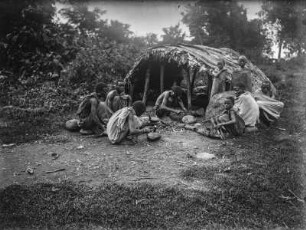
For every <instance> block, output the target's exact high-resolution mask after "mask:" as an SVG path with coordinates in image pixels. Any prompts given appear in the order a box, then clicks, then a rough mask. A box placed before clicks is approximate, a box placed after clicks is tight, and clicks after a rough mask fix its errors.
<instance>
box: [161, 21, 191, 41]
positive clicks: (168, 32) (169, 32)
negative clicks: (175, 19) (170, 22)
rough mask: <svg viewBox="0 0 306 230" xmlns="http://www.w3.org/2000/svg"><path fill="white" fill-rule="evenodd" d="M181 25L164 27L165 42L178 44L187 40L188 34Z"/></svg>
mask: <svg viewBox="0 0 306 230" xmlns="http://www.w3.org/2000/svg"><path fill="white" fill-rule="evenodd" d="M179 27H180V25H179V24H177V25H175V26H170V27H169V28H163V32H164V35H162V38H163V41H162V43H164V44H170V45H176V44H179V43H183V42H184V41H185V37H186V34H185V33H183V32H182V30H181V29H180V28H179Z"/></svg>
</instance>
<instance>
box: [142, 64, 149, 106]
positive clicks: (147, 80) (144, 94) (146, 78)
mask: <svg viewBox="0 0 306 230" xmlns="http://www.w3.org/2000/svg"><path fill="white" fill-rule="evenodd" d="M149 85H150V67H148V69H147V71H146V75H145V85H144V91H143V97H142V102H143V103H144V104H146V103H147V94H148V90H149Z"/></svg>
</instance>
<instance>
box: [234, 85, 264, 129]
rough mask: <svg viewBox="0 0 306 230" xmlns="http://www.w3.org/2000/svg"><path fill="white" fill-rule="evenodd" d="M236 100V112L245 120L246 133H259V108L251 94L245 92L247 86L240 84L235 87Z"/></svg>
mask: <svg viewBox="0 0 306 230" xmlns="http://www.w3.org/2000/svg"><path fill="white" fill-rule="evenodd" d="M234 91H235V94H236V100H235V105H234V110H235V111H236V112H237V114H238V115H239V116H240V117H241V118H242V119H243V120H244V123H245V132H251V131H257V127H256V124H257V123H258V121H259V107H258V104H257V102H256V101H255V99H254V98H253V96H252V95H251V93H250V92H248V91H245V85H244V84H241V83H238V84H237V85H235V86H234Z"/></svg>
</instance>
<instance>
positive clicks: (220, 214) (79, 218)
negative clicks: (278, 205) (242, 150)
mask: <svg viewBox="0 0 306 230" xmlns="http://www.w3.org/2000/svg"><path fill="white" fill-rule="evenodd" d="M221 196H222V194H218V193H216V194H214V193H212V194H211V193H204V192H198V193H196V194H194V195H193V196H187V195H186V194H185V193H184V192H182V191H179V190H177V189H174V188H165V187H161V186H152V185H149V184H140V185H136V186H134V187H126V186H122V185H116V184H108V185H105V186H103V187H100V188H97V189H94V190H91V189H90V188H88V187H80V186H79V185H76V184H71V183H68V184H67V183H63V184H37V185H34V186H20V185H12V186H9V187H7V188H6V189H4V190H2V191H1V193H0V200H1V205H0V210H1V212H0V220H1V222H2V223H3V225H2V227H3V228H5V227H7V226H12V223H14V225H15V226H30V227H38V226H40V227H42V226H46V227H49V228H52V227H56V226H69V224H75V223H78V224H79V225H82V224H89V223H95V224H97V225H100V226H103V227H112V228H124V229H127V228H130V229H140V228H155V229H165V228H180V227H181V228H183V229H186V228H188V229H200V228H201V227H203V226H213V225H212V223H218V224H219V225H220V226H222V225H224V226H227V227H232V228H235V227H236V226H239V225H241V226H244V227H249V228H254V227H261V226H262V223H265V225H266V224H267V223H269V226H273V223H270V220H269V219H267V218H266V217H262V216H260V215H258V213H257V212H254V211H253V210H252V209H251V208H252V207H248V206H245V205H244V203H245V201H236V200H235V199H239V197H237V195H235V196H233V197H232V198H233V199H232V201H231V202H224V200H223V199H222V197H221ZM227 200H229V199H228V198H227Z"/></svg>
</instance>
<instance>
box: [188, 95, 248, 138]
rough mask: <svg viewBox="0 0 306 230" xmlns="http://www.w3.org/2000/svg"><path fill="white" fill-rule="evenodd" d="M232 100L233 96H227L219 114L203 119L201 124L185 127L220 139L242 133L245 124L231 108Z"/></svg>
mask: <svg viewBox="0 0 306 230" xmlns="http://www.w3.org/2000/svg"><path fill="white" fill-rule="evenodd" d="M234 101H235V99H234V98H233V97H227V98H226V99H225V101H224V106H225V110H224V111H223V112H222V113H221V115H219V116H216V117H213V118H211V119H210V120H207V121H205V122H204V125H203V126H200V127H193V126H190V127H188V126H187V127H186V128H187V129H191V130H194V131H196V132H197V133H199V134H202V135H204V136H207V137H213V138H220V139H226V138H228V137H233V136H240V135H242V134H243V132H244V128H245V125H244V121H243V119H242V118H241V117H240V116H239V115H237V113H236V112H235V111H234V109H233V106H234Z"/></svg>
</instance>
